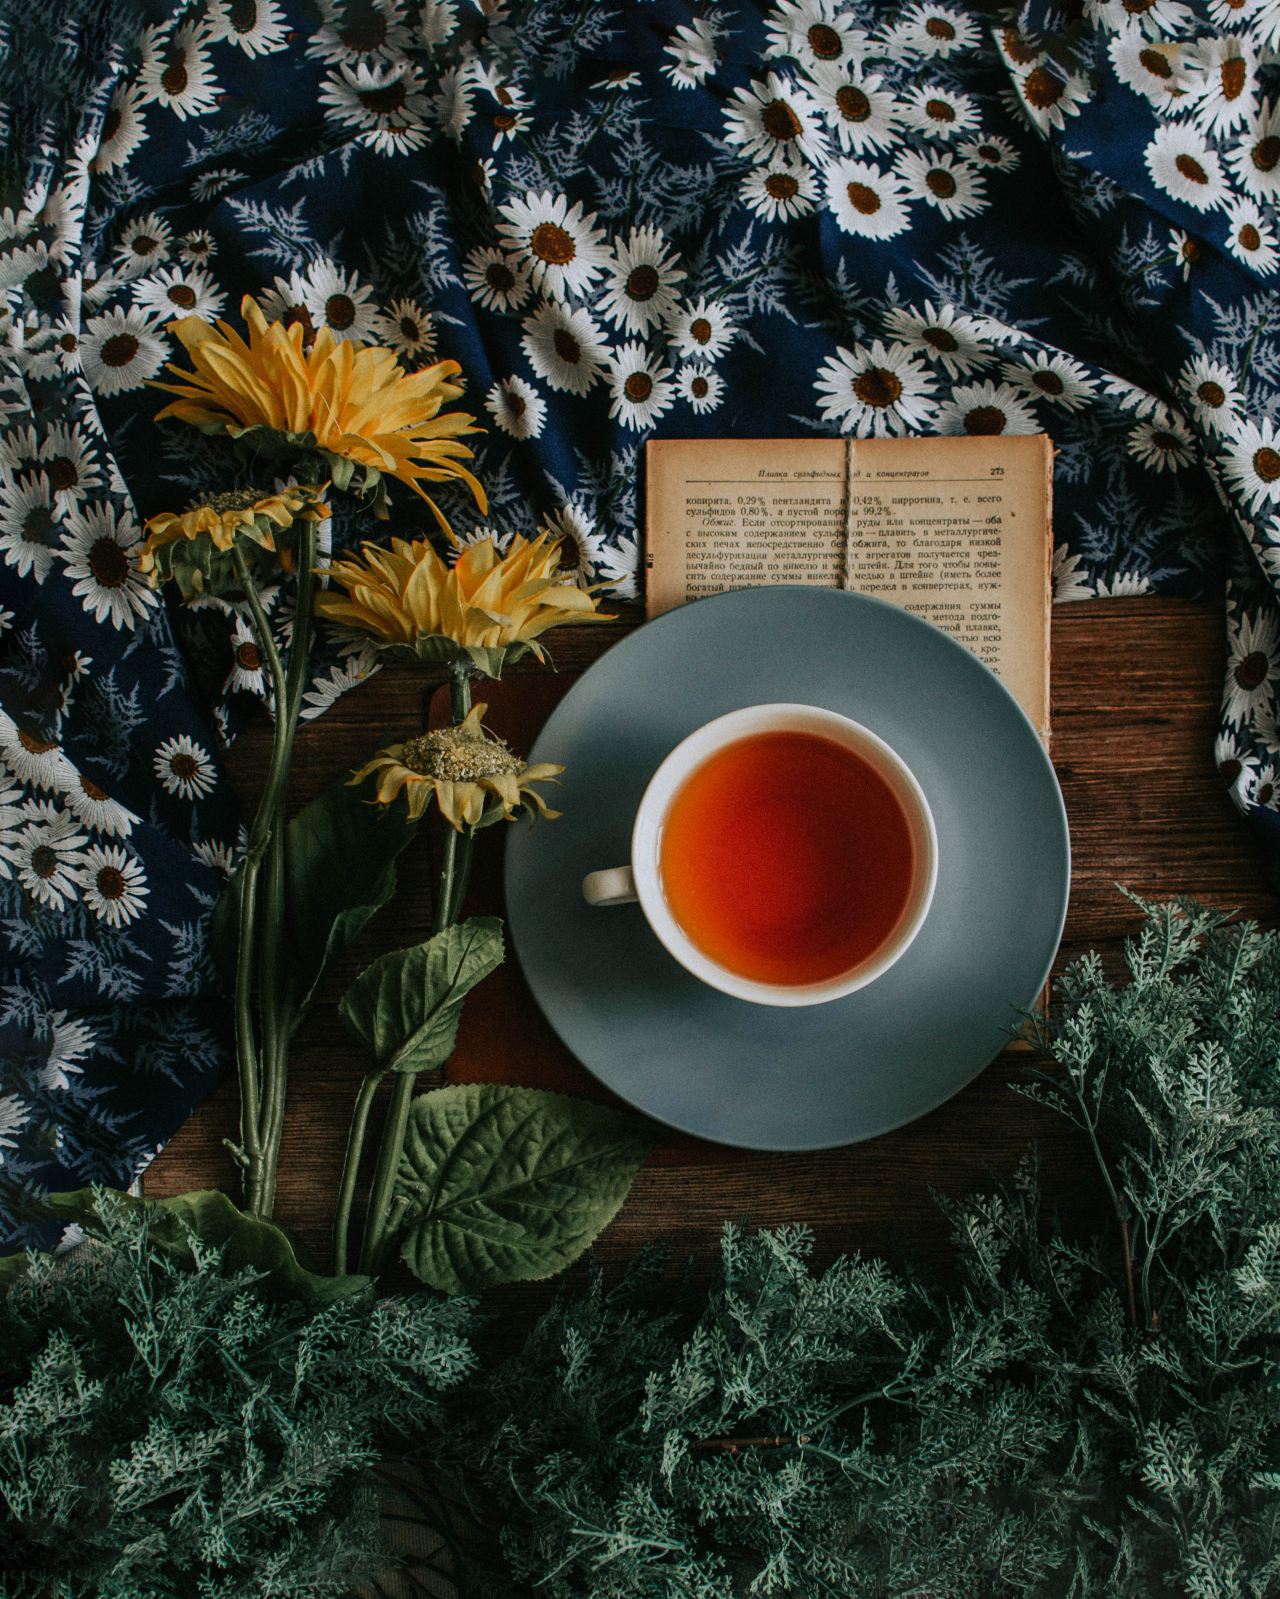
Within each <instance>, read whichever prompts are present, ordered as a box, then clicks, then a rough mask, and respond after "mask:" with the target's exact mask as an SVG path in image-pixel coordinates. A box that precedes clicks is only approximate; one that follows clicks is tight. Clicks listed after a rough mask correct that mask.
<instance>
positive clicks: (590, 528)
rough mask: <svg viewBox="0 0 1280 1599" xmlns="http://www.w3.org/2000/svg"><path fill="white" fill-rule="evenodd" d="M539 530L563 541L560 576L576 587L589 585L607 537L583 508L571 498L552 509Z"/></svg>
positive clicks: (561, 544) (557, 569) (558, 568)
mask: <svg viewBox="0 0 1280 1599" xmlns="http://www.w3.org/2000/svg"><path fill="white" fill-rule="evenodd" d="M538 531H539V532H540V533H545V534H547V536H548V537H549V538H552V539H558V540H559V541H560V549H559V556H560V560H559V564H558V566H557V568H556V576H557V578H558V579H560V581H562V582H566V583H572V584H574V585H575V586H576V587H577V588H583V589H585V588H590V587H591V585H592V583H593V582H594V579H595V574H596V567H597V566H598V564H599V562H600V558H601V556H602V555H603V554H604V539H603V538H602V536H601V535H600V534H599V533H598V532H597V531H596V527H595V523H594V522H593V521H592V520H591V518H590V517H589V516H588V515H587V514H586V512H585V511H584V510H583V509H582V507H581V506H580V505H578V504H577V503H576V501H574V500H570V501H569V502H568V504H567V505H562V506H561V507H560V508H559V510H557V511H552V513H551V515H550V516H548V517H547V518H546V519H545V520H544V521H543V522H542V524H541V525H540V527H539V528H538Z"/></svg>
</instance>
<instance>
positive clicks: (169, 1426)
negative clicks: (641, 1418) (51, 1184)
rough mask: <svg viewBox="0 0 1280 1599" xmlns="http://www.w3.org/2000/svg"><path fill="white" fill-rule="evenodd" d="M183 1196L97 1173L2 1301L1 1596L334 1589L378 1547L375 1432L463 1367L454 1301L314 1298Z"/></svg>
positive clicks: (465, 1349) (272, 1594) (405, 1420)
mask: <svg viewBox="0 0 1280 1599" xmlns="http://www.w3.org/2000/svg"><path fill="white" fill-rule="evenodd" d="M216 1198H218V1199H221V1198H222V1196H220V1195H219V1196H216ZM185 1204H186V1202H185V1201H183V1202H180V1203H179V1205H178V1207H177V1208H173V1207H171V1208H169V1209H168V1210H167V1211H161V1210H159V1209H158V1208H157V1207H153V1206H149V1205H140V1204H137V1203H130V1202H127V1201H125V1200H123V1199H121V1198H120V1197H119V1196H116V1195H112V1194H109V1193H106V1192H105V1191H99V1194H98V1213H99V1214H98V1220H97V1222H96V1224H95V1235H94V1236H93V1237H92V1238H91V1239H90V1240H89V1241H88V1242H86V1243H84V1244H83V1245H81V1246H80V1247H79V1248H76V1249H74V1250H71V1251H69V1252H68V1253H66V1254H64V1255H61V1256H36V1255H33V1256H31V1257H30V1261H29V1266H28V1270H27V1271H26V1272H25V1273H24V1274H22V1275H21V1276H16V1278H15V1280H14V1281H13V1282H12V1285H11V1286H10V1287H9V1289H8V1292H7V1293H6V1294H5V1296H4V1298H3V1300H0V1592H2V1593H4V1594H5V1595H6V1596H8V1599H320V1596H323V1595H340V1594H345V1593H347V1592H349V1590H350V1586H351V1584H352V1583H353V1582H355V1581H356V1580H358V1579H359V1578H360V1577H362V1576H364V1575H366V1574H367V1573H369V1572H371V1571H373V1570H374V1569H376V1567H377V1566H378V1565H379V1564H380V1557H379V1556H378V1553H377V1517H376V1507H375V1503H374V1494H373V1490H372V1486H371V1479H370V1474H369V1470H368V1468H369V1467H370V1466H371V1464H372V1463H373V1462H374V1461H375V1460H376V1459H377V1458H378V1454H379V1448H380V1444H382V1443H384V1442H385V1440H386V1438H387V1436H388V1435H394V1434H399V1433H403V1432H404V1431H406V1430H407V1429H408V1428H409V1427H410V1426H412V1427H413V1428H415V1429H418V1430H420V1429H421V1427H422V1425H423V1422H424V1421H426V1422H427V1423H428V1424H429V1423H430V1422H431V1420H432V1419H433V1418H434V1417H435V1416H436V1415H437V1413H438V1396H439V1395H440V1394H441V1393H442V1392H443V1390H445V1389H447V1388H449V1387H450V1386H452V1385H454V1384H457V1383H458V1382H459V1381H460V1380H461V1379H462V1378H463V1377H465V1376H466V1375H467V1374H468V1373H469V1371H470V1370H471V1368H472V1366H473V1363H474V1357H473V1353H472V1350H471V1345H470V1341H469V1340H470V1334H471V1331H472V1309H471V1305H470V1302H469V1301H466V1300H461V1299H453V1300H443V1299H439V1298H437V1297H435V1296H428V1295H425V1294H418V1295H415V1296H413V1297H412V1298H407V1299H379V1300H375V1299H374V1297H373V1294H372V1292H371V1291H370V1290H369V1289H368V1288H367V1287H366V1288H365V1289H364V1290H362V1291H356V1292H347V1293H345V1294H344V1295H343V1296H342V1297H341V1298H334V1299H330V1300H328V1301H327V1302H321V1303H319V1304H312V1305H311V1306H310V1307H309V1306H308V1305H307V1304H306V1303H304V1302H303V1301H302V1300H301V1299H299V1298H298V1297H296V1285H295V1284H294V1282H293V1281H292V1280H291V1278H290V1276H289V1274H290V1273H296V1271H297V1267H296V1266H295V1265H292V1264H291V1262H290V1261H282V1259H281V1256H280V1253H279V1248H278V1246H277V1247H273V1248H271V1249H269V1250H268V1251H267V1252H266V1253H264V1254H263V1256H262V1258H263V1262H264V1268H265V1267H266V1266H267V1265H268V1264H269V1265H270V1267H271V1269H272V1274H273V1276H274V1275H278V1274H279V1273H280V1272H281V1271H283V1272H284V1274H285V1275H284V1276H283V1277H282V1279H281V1280H280V1281H279V1282H278V1283H276V1282H274V1281H273V1280H272V1278H271V1277H268V1276H266V1275H265V1274H264V1269H252V1268H237V1267H235V1266H233V1265H231V1264H230V1262H229V1259H228V1257H229V1256H232V1255H233V1253H234V1254H235V1258H245V1255H246V1253H248V1254H249V1255H253V1254H255V1253H256V1252H257V1246H255V1245H254V1244H253V1243H252V1241H250V1242H248V1243H246V1242H245V1240H244V1238H243V1237H241V1236H240V1232H239V1231H238V1230H236V1229H233V1230H232V1232H229V1233H228V1235H227V1241H226V1242H225V1243H224V1244H221V1245H213V1244H210V1243H208V1242H206V1241H205V1240H204V1239H203V1238H202V1237H201V1236H200V1232H199V1231H197V1230H196V1225H194V1224H195V1223H199V1222H200V1217H199V1216H198V1215H197V1214H196V1212H194V1211H192V1210H191V1209H190V1207H189V1206H187V1208H186V1209H184V1208H183V1206H184V1205H185ZM223 1204H224V1205H225V1204H226V1201H225V1200H224V1201H223ZM228 1208H230V1207H228ZM188 1217H190V1220H188ZM215 1220H216V1221H217V1223H218V1230H219V1231H221V1230H223V1229H222V1225H221V1222H222V1219H221V1218H215ZM250 1227H251V1228H257V1229H258V1230H260V1231H262V1232H266V1233H269V1232H272V1231H274V1230H273V1229H270V1228H268V1227H266V1224H262V1223H250ZM323 1281H324V1280H322V1279H317V1282H321V1283H322V1282H323ZM354 1281H355V1280H354V1279H348V1282H349V1283H351V1282H354Z"/></svg>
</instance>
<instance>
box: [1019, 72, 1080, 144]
mask: <svg viewBox="0 0 1280 1599" xmlns="http://www.w3.org/2000/svg"><path fill="white" fill-rule="evenodd" d="M1013 85H1014V88H1015V90H1016V91H1017V104H1018V108H1019V110H1020V111H1021V112H1022V114H1023V116H1024V117H1025V118H1026V119H1027V121H1028V122H1030V123H1031V125H1032V127H1033V128H1035V129H1037V130H1038V131H1039V132H1040V133H1047V132H1048V131H1049V130H1050V128H1062V127H1065V126H1066V121H1067V118H1068V117H1078V116H1079V115H1080V107H1081V106H1082V105H1085V104H1087V103H1088V100H1089V80H1088V79H1087V78H1081V77H1076V76H1075V75H1074V74H1073V73H1069V72H1064V71H1063V70H1062V68H1061V67H1059V66H1058V65H1057V63H1056V62H1052V61H1042V62H1040V63H1039V65H1037V66H1034V67H1030V68H1028V69H1027V70H1026V71H1025V72H1017V73H1015V74H1014V78H1013Z"/></svg>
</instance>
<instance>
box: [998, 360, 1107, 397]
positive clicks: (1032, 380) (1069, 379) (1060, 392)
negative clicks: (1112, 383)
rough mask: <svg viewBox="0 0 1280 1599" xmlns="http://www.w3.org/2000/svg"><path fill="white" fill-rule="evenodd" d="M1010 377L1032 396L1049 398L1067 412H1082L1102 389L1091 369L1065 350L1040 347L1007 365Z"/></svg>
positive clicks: (1016, 386)
mask: <svg viewBox="0 0 1280 1599" xmlns="http://www.w3.org/2000/svg"><path fill="white" fill-rule="evenodd" d="M1004 375H1005V377H1006V379H1007V380H1008V381H1009V382H1010V383H1012V384H1013V386H1014V388H1016V389H1020V390H1021V391H1022V392H1023V393H1024V394H1026V395H1027V396H1028V397H1029V398H1030V399H1033V400H1047V401H1048V402H1049V403H1050V404H1051V405H1058V406H1061V407H1062V409H1063V410H1064V411H1082V410H1083V409H1084V408H1085V406H1086V405H1088V403H1089V401H1090V400H1092V399H1093V397H1094V396H1095V395H1096V394H1097V392H1098V385H1097V383H1096V382H1095V381H1094V379H1093V378H1091V377H1090V376H1089V373H1088V370H1087V368H1085V367H1083V366H1081V364H1080V362H1079V361H1073V360H1072V359H1071V357H1070V356H1069V355H1064V354H1063V353H1062V351H1061V350H1040V351H1036V352H1034V353H1029V354H1027V355H1024V356H1023V358H1022V360H1021V361H1018V362H1011V363H1009V364H1008V365H1006V366H1005V368H1004Z"/></svg>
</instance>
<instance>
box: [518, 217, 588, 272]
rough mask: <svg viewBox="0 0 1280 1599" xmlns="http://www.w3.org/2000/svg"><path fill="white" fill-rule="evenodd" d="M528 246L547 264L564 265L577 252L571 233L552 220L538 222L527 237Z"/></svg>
mask: <svg viewBox="0 0 1280 1599" xmlns="http://www.w3.org/2000/svg"><path fill="white" fill-rule="evenodd" d="M529 248H530V249H531V250H532V251H533V253H534V255H536V256H537V257H538V258H539V259H540V260H542V261H545V262H547V264H548V265H549V266H566V265H567V264H568V263H569V262H570V261H572V260H573V258H574V256H575V255H577V253H578V248H577V246H576V245H575V244H574V242H573V235H572V234H571V233H566V232H565V230H564V229H563V228H562V227H559V226H557V224H556V223H554V222H539V223H538V225H537V227H536V228H534V230H533V233H532V235H531V237H530V239H529Z"/></svg>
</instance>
